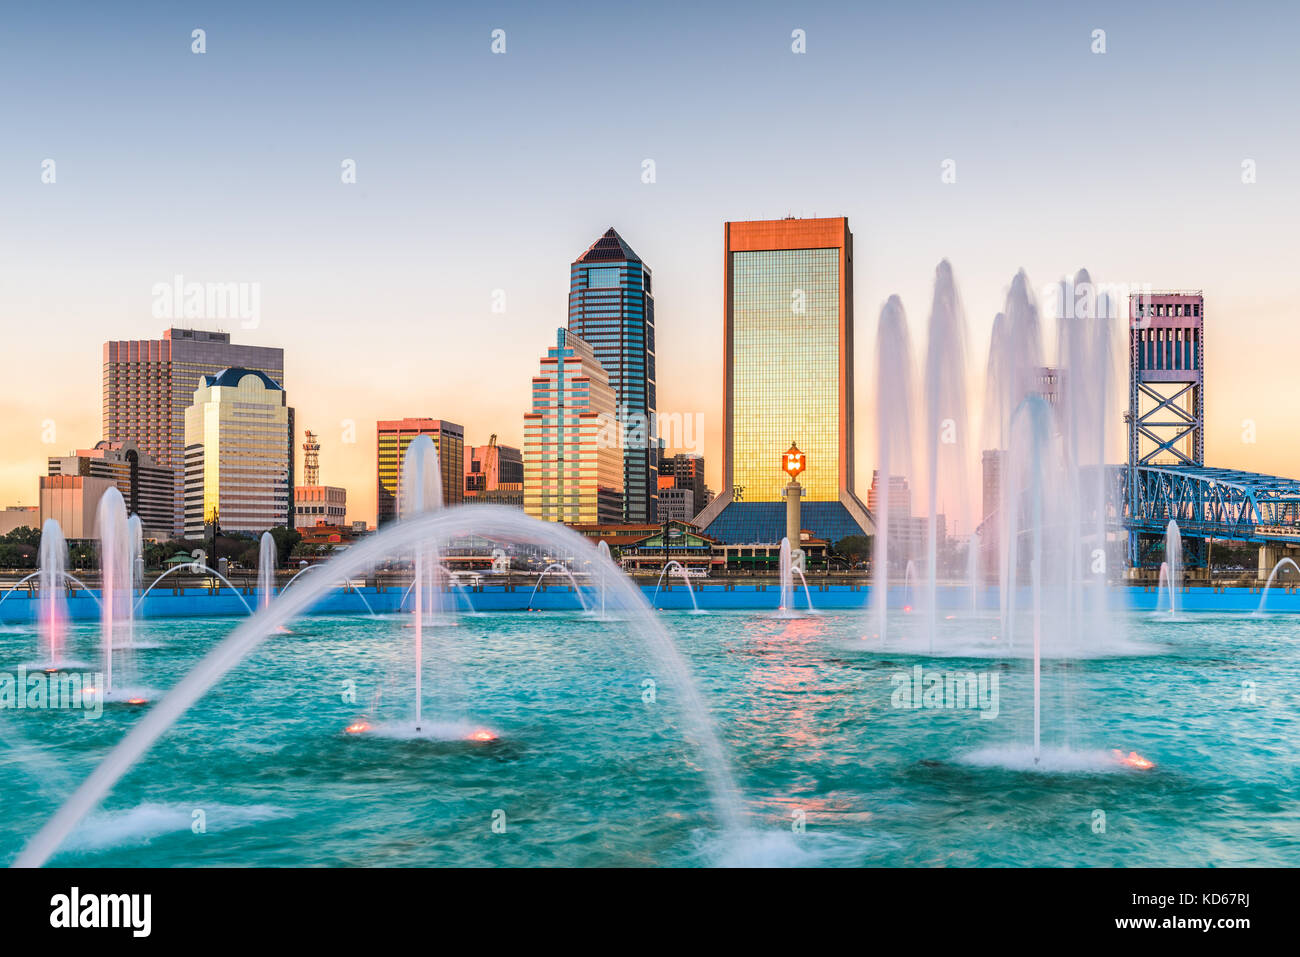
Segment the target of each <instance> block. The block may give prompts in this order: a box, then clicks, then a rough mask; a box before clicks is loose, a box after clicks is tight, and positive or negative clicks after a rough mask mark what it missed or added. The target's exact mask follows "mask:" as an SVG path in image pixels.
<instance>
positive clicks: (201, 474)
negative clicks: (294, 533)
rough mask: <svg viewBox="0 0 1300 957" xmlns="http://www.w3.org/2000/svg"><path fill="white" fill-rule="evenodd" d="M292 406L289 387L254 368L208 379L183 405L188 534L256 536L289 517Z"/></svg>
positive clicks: (230, 370) (230, 371)
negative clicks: (208, 528) (213, 531)
mask: <svg viewBox="0 0 1300 957" xmlns="http://www.w3.org/2000/svg"><path fill="white" fill-rule="evenodd" d="M288 432H289V407H288V403H287V401H286V399H285V392H284V389H282V388H281V387H280V384H279V383H278V382H276V381H275V380H274V379H272V378H271V377H270V376H268V375H267V374H266V373H264V372H259V371H257V370H255V369H239V368H234V369H224V370H222V371H221V372H218V373H217V374H216V375H207V376H204V377H203V379H202V381H201V383H200V385H199V387H198V388H197V389H195V390H194V402H193V404H192V405H191V406H190V407H189V408H188V409H186V410H185V537H186V538H201V537H202V536H203V534H204V526H205V525H206V524H207V523H209V522H212V521H214V520H215V521H217V523H218V524H219V526H220V527H221V529H222V530H223V531H227V532H247V533H250V534H259V533H261V532H265V531H267V530H268V529H271V528H276V527H279V526H282V525H284V524H285V523H286V521H288V518H289V514H290V513H289V499H290V494H289V490H290V485H289V482H290V475H291V473H292V470H291V468H290V461H289V460H290V458H291V456H290V454H289V450H290V448H291V446H292V440H291V439H289V438H288V437H287V433H288Z"/></svg>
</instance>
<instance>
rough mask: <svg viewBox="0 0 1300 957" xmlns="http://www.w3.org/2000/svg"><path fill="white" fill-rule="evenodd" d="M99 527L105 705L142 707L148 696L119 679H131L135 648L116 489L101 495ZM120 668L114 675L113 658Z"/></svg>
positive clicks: (122, 508)
mask: <svg viewBox="0 0 1300 957" xmlns="http://www.w3.org/2000/svg"><path fill="white" fill-rule="evenodd" d="M96 523H97V525H98V526H99V578H100V642H101V647H102V648H103V654H104V688H103V689H102V692H103V700H104V701H105V702H113V701H125V702H127V703H129V704H143V703H145V702H146V701H147V700H148V697H149V695H148V693H147V692H146V691H145V689H142V688H132V687H130V686H128V685H127V684H126V683H125V682H124V681H123V680H122V679H123V678H124V677H125V678H127V679H128V680H129V679H130V678H131V677H132V670H131V665H132V659H131V657H130V654H131V651H132V649H133V648H134V646H135V626H134V619H135V614H134V611H135V610H134V602H133V600H132V593H131V539H130V535H129V526H128V522H127V516H126V503H125V502H124V501H123V499H122V493H121V492H119V491H118V490H117V488H116V487H114V488H110V489H108V490H107V491H106V492H104V495H103V498H101V499H100V500H99V509H98V511H97V512H96ZM115 655H116V656H117V658H118V660H119V662H120V664H121V667H119V668H118V671H117V673H116V674H115V673H114V656H115Z"/></svg>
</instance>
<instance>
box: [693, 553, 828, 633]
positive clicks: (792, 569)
mask: <svg viewBox="0 0 1300 957" xmlns="http://www.w3.org/2000/svg"><path fill="white" fill-rule="evenodd" d="M777 571H778V574H779V575H780V578H781V598H780V603H779V604H778V605H777V610H776V616H777V617H778V618H795V617H798V616H797V615H796V614H795V610H794V576H795V575H798V576H799V581H800V582H802V583H803V595H804V599H805V600H806V601H807V602H808V611H809V612H813V611H815V609H814V608H813V601H812V595H811V594H810V593H809V591H808V579H806V578H805V577H804V574H803V569H801V568H798V567H796V566H795V564H794V562H793V560H792V559H791V556H790V539H788V538H782V539H781V551H780V558H779V561H778V563H777ZM692 597H693V596H692Z"/></svg>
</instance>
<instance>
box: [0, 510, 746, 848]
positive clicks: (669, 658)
mask: <svg viewBox="0 0 1300 957" xmlns="http://www.w3.org/2000/svg"><path fill="white" fill-rule="evenodd" d="M471 532H472V533H473V534H475V535H477V536H480V537H485V538H498V539H505V540H514V541H527V542H530V543H534V544H536V543H541V544H544V545H545V546H546V547H548V548H549V549H550V550H551V552H552V554H555V553H558V552H566V551H567V552H571V553H574V554H578V553H581V551H582V550H583V549H590V544H589V542H588V541H587V540H586V539H584V538H583V537H582V536H581V535H579V534H578V533H577V532H575V531H573V530H572V529H569V528H567V527H565V526H563V525H560V524H558V523H551V522H539V521H537V520H536V519H532V518H529V517H528V516H526V515H524V514H522V513H521V512H519V511H518V510H517V509H512V508H508V507H505V506H497V505H474V506H473V507H468V506H467V507H462V508H452V509H445V510H440V511H435V512H433V513H422V514H417V515H415V516H412V517H411V518H408V519H406V520H404V521H401V522H398V523H395V524H393V525H390V526H388V527H386V528H384V529H382V530H381V531H379V532H378V533H376V534H375V535H373V536H370V537H369V538H367V539H364V540H363V541H361V542H359V543H357V544H356V545H354V546H352V547H351V548H349V549H347V550H346V551H344V552H342V553H340V554H339V555H337V556H336V557H335V558H332V559H331V560H330V562H329V565H330V574H329V575H324V576H318V577H315V578H310V579H305V580H304V583H303V584H301V585H300V586H299V587H297V588H294V589H293V590H292V591H289V592H285V593H282V594H280V595H279V597H277V598H276V600H275V601H273V602H272V603H271V604H270V605H269V606H268V607H267V608H264V609H261V610H260V611H259V612H258V613H257V614H256V615H255V616H253V617H252V618H250V619H246V620H244V621H243V622H241V623H240V624H239V625H238V626H237V627H236V629H235V630H234V632H232V633H231V634H230V635H229V636H228V637H226V638H225V639H224V640H222V641H221V642H220V643H219V644H218V645H217V646H216V647H215V648H213V649H212V650H211V651H210V652H208V654H207V655H206V656H205V657H204V658H203V659H202V660H201V661H200V662H199V663H198V664H197V665H195V666H194V667H193V668H192V669H191V670H190V671H189V672H188V673H187V674H186V675H185V676H184V677H183V678H182V679H181V680H180V681H179V682H177V683H176V685H175V686H173V687H172V689H171V690H170V691H169V692H168V693H167V694H166V696H165V697H163V698H162V699H161V700H160V701H159V702H158V703H157V704H156V705H155V706H154V707H152V708H150V709H149V710H148V711H146V712H144V713H143V714H142V715H141V716H140V719H139V720H138V721H136V722H135V723H134V724H133V725H132V726H131V728H130V730H129V731H128V732H127V734H126V735H125V736H124V737H123V738H122V740H121V741H119V742H118V743H117V745H115V746H114V747H113V749H112V750H111V751H110V752H109V753H108V755H107V756H106V757H105V758H104V759H103V760H102V762H101V763H100V764H99V766H98V767H97V768H96V769H95V770H94V771H93V772H92V773H91V774H90V775H89V776H88V777H87V778H86V779H85V780H84V781H83V782H82V784H81V785H80V786H79V787H78V788H77V790H76V791H75V792H74V793H73V794H72V796H71V797H69V798H68V799H67V801H66V802H65V803H64V804H63V805H62V806H61V807H60V808H59V809H58V810H57V811H56V812H55V813H54V815H53V816H52V817H51V818H50V819H49V820H48V821H47V822H46V824H45V825H44V826H43V827H42V828H41V829H40V830H39V831H38V832H37V833H36V834H35V835H34V836H33V837H32V839H31V840H30V841H29V842H28V844H27V845H26V847H25V848H24V849H23V851H22V852H21V854H19V856H18V858H17V859H16V861H15V864H16V866H21V867H38V866H40V865H42V864H44V863H45V862H46V861H47V860H48V859H49V858H50V856H51V855H52V854H53V853H54V852H55V851H56V850H57V849H58V848H59V846H60V845H61V844H62V843H63V841H64V840H65V838H67V836H68V835H69V833H71V831H72V830H73V829H74V828H75V827H76V826H77V825H78V823H79V822H81V821H82V819H83V818H84V817H85V816H86V815H87V814H88V813H89V812H90V811H92V810H93V809H94V808H95V807H96V806H97V805H98V804H99V803H100V802H101V801H102V800H103V798H104V797H105V796H106V795H107V794H108V793H109V791H110V790H111V789H112V788H113V786H114V785H115V784H116V783H117V782H118V781H119V780H120V779H121V778H122V776H123V775H124V774H125V773H126V772H127V771H128V770H129V769H130V768H131V767H132V766H133V765H134V764H135V763H136V762H137V761H139V759H140V758H141V756H143V755H144V754H145V753H146V752H147V751H148V750H149V749H150V748H151V747H152V746H153V744H154V743H155V742H156V741H157V740H158V738H160V737H161V736H162V735H163V734H165V733H166V732H167V731H168V730H169V729H170V728H171V727H172V726H173V725H174V724H175V723H176V721H177V720H178V719H179V718H180V717H181V716H182V715H183V714H185V713H186V712H187V711H188V710H189V709H190V707H191V706H192V705H193V704H194V703H195V702H196V701H197V700H198V699H199V698H200V697H202V696H203V695H204V694H205V693H206V692H207V691H208V690H209V689H210V688H211V687H212V686H213V685H214V684H216V683H217V682H218V681H220V680H221V678H222V677H223V676H225V675H226V674H228V673H229V672H230V671H231V669H233V668H235V667H236V666H237V665H239V663H240V662H242V661H243V660H244V659H245V658H246V657H247V656H248V655H249V654H250V653H251V652H252V651H253V650H255V649H256V648H257V647H259V646H260V645H261V644H262V643H263V642H264V641H265V640H266V638H267V637H268V636H270V635H271V634H272V633H273V632H274V631H275V629H276V628H278V627H281V626H283V625H285V624H287V623H288V622H289V621H291V620H292V619H293V618H294V617H295V616H297V615H300V614H302V613H303V612H305V611H306V610H308V609H309V608H311V606H312V605H313V604H314V603H315V602H317V601H318V600H319V599H320V598H321V596H322V595H324V594H325V593H326V592H327V591H328V590H329V589H330V588H333V587H334V582H335V581H337V580H338V579H340V578H342V579H347V578H350V577H352V576H354V575H355V574H357V573H358V572H359V571H361V570H363V569H364V568H366V567H367V565H368V564H369V563H372V562H376V561H379V560H381V559H383V558H384V557H386V556H391V555H392V554H394V553H402V552H403V551H405V550H409V549H416V551H417V553H418V552H419V551H421V550H423V549H429V550H432V551H436V550H437V549H438V548H440V547H445V545H446V543H447V542H448V541H450V540H452V539H454V538H456V537H458V536H462V535H466V534H469V533H471ZM598 560H599V561H601V562H606V559H605V558H604V557H603V556H598ZM605 572H606V575H607V582H608V596H607V597H608V600H609V601H610V603H611V604H612V605H613V606H614V607H615V609H616V610H618V611H619V612H620V613H621V614H622V617H625V618H626V619H627V627H628V628H629V630H630V632H631V634H632V637H633V638H634V639H635V640H636V641H637V642H638V643H639V645H640V647H641V648H643V649H644V650H645V651H646V652H647V653H648V655H649V656H650V658H651V660H652V661H653V663H654V665H655V667H656V669H657V671H658V674H659V676H660V678H661V679H662V683H666V684H668V685H670V686H671V687H672V688H673V689H674V694H673V695H672V696H671V698H663V697H661V700H670V701H672V702H673V703H674V706H675V707H677V708H678V709H679V714H680V715H681V717H682V719H683V721H684V728H683V731H684V733H685V735H686V737H687V739H688V740H690V741H692V742H693V743H694V744H695V746H696V747H698V748H699V750H700V759H701V760H700V762H699V766H700V768H701V769H702V771H703V773H704V777H705V781H706V783H707V785H708V788H709V794H710V797H711V799H712V807H713V811H714V816H715V820H716V821H717V823H718V824H719V826H720V827H721V829H722V836H723V839H724V841H725V842H726V846H727V847H735V846H737V844H738V843H739V839H740V837H741V836H742V823H743V818H742V814H741V810H740V805H739V801H738V798H737V793H736V789H735V785H734V783H733V780H732V776H731V770H730V766H729V763H728V761H727V758H726V755H725V752H724V751H723V749H722V745H721V742H720V741H719V739H718V736H717V733H716V730H715V728H714V726H713V723H712V721H711V720H710V718H709V709H708V707H707V706H706V705H705V703H704V701H703V700H702V698H701V697H700V694H699V691H698V689H697V687H696V684H695V681H694V680H693V678H692V677H691V673H690V669H689V668H688V666H687V664H686V662H685V660H684V659H683V658H682V656H681V653H680V652H679V651H678V649H677V647H676V645H675V644H674V643H673V641H672V639H671V638H670V637H669V636H668V634H667V632H665V631H664V629H663V626H662V625H661V624H660V622H659V620H658V618H657V616H656V615H655V614H654V612H653V611H652V610H651V609H650V607H649V605H648V604H647V603H646V600H645V597H644V596H643V595H642V593H641V590H640V589H639V588H638V587H637V586H636V585H635V584H634V583H633V582H632V581H631V580H629V579H628V578H627V577H626V576H625V575H622V574H621V573H620V572H619V571H618V569H617V568H616V567H614V566H612V565H607V567H606V569H605Z"/></svg>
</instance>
